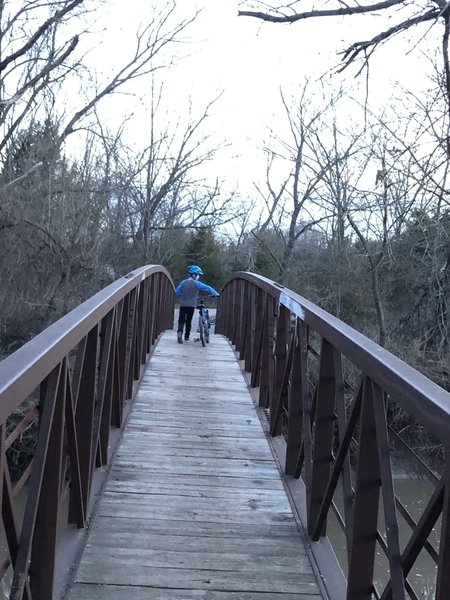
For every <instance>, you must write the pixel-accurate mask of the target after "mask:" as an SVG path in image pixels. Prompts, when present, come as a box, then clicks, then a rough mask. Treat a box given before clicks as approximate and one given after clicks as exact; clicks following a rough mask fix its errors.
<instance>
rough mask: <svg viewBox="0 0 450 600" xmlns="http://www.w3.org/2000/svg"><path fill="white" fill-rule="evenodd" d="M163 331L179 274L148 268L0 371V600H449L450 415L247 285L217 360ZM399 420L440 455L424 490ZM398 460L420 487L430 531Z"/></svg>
mask: <svg viewBox="0 0 450 600" xmlns="http://www.w3.org/2000/svg"><path fill="white" fill-rule="evenodd" d="M173 319H174V293H173V284H172V281H171V279H170V276H169V274H168V273H167V272H166V271H165V270H164V269H163V268H162V267H157V266H155V267H144V268H142V269H140V270H138V271H136V272H134V273H130V274H129V275H128V276H126V277H124V278H122V279H121V280H119V281H118V282H116V283H115V284H112V285H111V286H109V287H108V288H106V289H105V290H103V291H102V292H100V293H99V294H97V295H96V296H94V297H93V298H91V299H90V300H88V301H87V302H85V303H84V304H82V305H81V306H79V307H78V308H77V309H75V310H74V311H72V313H70V314H68V315H67V316H66V317H64V318H63V319H61V320H60V321H58V322H57V323H55V324H54V325H52V326H51V327H49V328H48V329H47V330H45V331H44V332H43V333H42V334H40V335H39V336H36V337H35V338H34V339H33V340H31V342H29V343H28V344H27V345H25V346H24V347H23V348H21V349H20V350H18V351H17V352H16V353H14V354H13V355H11V356H10V357H8V358H7V359H5V360H4V361H3V362H1V363H0V427H1V428H0V443H1V457H0V483H1V486H2V494H1V495H0V497H1V499H2V500H1V502H2V505H1V506H2V523H3V538H4V547H3V564H2V565H0V577H1V580H2V586H3V588H2V591H3V596H4V597H5V598H11V599H14V600H18V599H23V598H25V599H27V600H59V599H62V598H64V599H65V600H87V599H88V598H89V599H92V600H98V599H102V600H103V599H104V600H106V599H108V600H115V599H116V598H119V597H120V598H122V597H123V596H125V597H126V598H128V599H129V600H137V599H143V598H154V599H156V600H163V599H164V600H165V599H173V600H182V599H186V600H187V599H190V598H196V599H204V600H262V599H263V598H264V599H269V598H270V599H274V600H294V599H295V600H300V599H303V600H305V599H307V598H308V599H309V600H319V598H324V599H325V598H327V597H328V598H331V599H332V600H340V599H341V598H345V597H346V598H347V599H349V600H353V599H355V600H360V599H369V598H382V599H383V600H387V599H388V598H393V599H395V600H400V599H403V598H413V599H414V598H422V597H429V598H433V597H434V598H436V599H438V600H444V599H445V598H448V590H449V589H450V535H449V533H450V525H449V518H448V517H449V515H450V480H449V475H450V473H449V467H448V464H449V463H448V460H447V454H448V450H447V448H448V444H449V440H450V435H449V434H450V431H449V425H450V395H449V394H448V393H447V392H445V391H444V390H443V389H442V388H439V387H438V386H436V385H435V384H433V383H432V382H431V381H429V380H427V379H426V378H425V377H423V376H422V375H420V374H419V373H417V372H416V371H414V370H413V369H412V368H410V367H408V366H407V365H405V364H404V363H402V362H401V361H400V360H399V359H397V358H396V357H395V356H393V355H391V354H390V353H389V352H387V351H386V350H384V349H382V348H380V347H379V346H377V345H376V344H374V343H372V342H370V341H369V340H367V339H366V338H364V337H363V336H362V335H360V334H359V333H358V332H356V331H354V330H353V329H351V328H350V327H348V326H346V325H345V324H343V323H342V322H340V321H338V320H337V319H335V318H334V317H332V316H331V315H329V314H327V313H325V312H324V311H322V310H321V309H319V308H318V307H316V306H314V305H313V304H311V303H310V302H308V301H307V300H306V299H305V298H301V297H300V296H298V295H297V294H295V293H294V292H292V291H290V290H287V289H285V288H282V287H281V286H279V285H277V284H275V283H273V282H271V281H269V280H267V279H264V278H262V277H259V276H256V275H253V274H249V273H237V274H235V275H234V276H233V277H231V278H230V280H229V281H228V282H227V283H226V285H225V286H224V288H223V290H222V292H221V297H220V303H219V306H218V312H217V327H216V331H217V333H218V335H214V336H212V339H211V344H210V345H209V346H208V347H206V348H202V347H201V345H200V344H199V343H196V342H190V343H189V344H183V345H179V344H177V343H176V341H175V335H174V333H173V331H171V328H172V324H173ZM149 358H150V360H148V359H149ZM146 364H147V366H146V367H145V365H146ZM394 407H395V408H397V407H400V408H401V409H402V410H403V411H404V412H405V414H409V415H411V417H412V418H413V419H414V420H415V422H416V423H417V425H418V427H420V430H421V432H422V435H423V433H424V432H426V433H427V435H429V436H430V437H429V439H430V440H431V439H433V440H434V441H435V442H436V443H437V444H440V445H441V447H442V461H441V464H439V465H435V466H434V469H433V470H431V469H430V468H429V467H427V466H426V465H425V463H424V460H423V457H422V456H420V455H417V453H416V452H414V450H413V449H411V448H410V444H409V442H410V441H411V440H410V439H409V438H408V437H407V436H405V435H404V432H403V431H396V430H394V429H393V428H392V427H391V426H390V425H389V423H388V418H387V415H388V414H389V412H390V411H391V410H393V408H394ZM30 448H31V450H30ZM24 449H28V454H27V452H25V451H24ZM17 456H20V457H21V459H20V461H18V460H17ZM399 460H400V462H401V464H402V465H403V466H404V465H406V464H408V465H410V466H411V469H412V468H414V470H415V472H416V474H419V475H420V476H422V477H426V478H428V480H429V481H430V490H431V491H430V493H429V497H428V498H427V501H426V502H425V503H424V504H423V505H422V507H421V509H420V511H417V510H416V509H417V507H415V508H414V510H412V509H411V507H410V506H408V505H407V503H406V502H404V501H403V500H402V498H401V497H400V496H399V494H398V493H397V490H396V478H395V472H396V464H397V463H398V462H399ZM332 522H333V523H335V524H337V526H338V529H339V530H340V532H341V533H340V536H339V535H337V536H336V534H335V533H331V531H330V529H329V526H330V524H331V523H332ZM436 532H437V536H436ZM328 533H329V535H327V534H328ZM436 537H437V540H438V541H437V542H436ZM333 545H334V550H333ZM424 554H426V556H427V557H428V559H429V560H430V562H431V564H432V567H431V569H430V573H429V577H428V578H427V589H426V590H425V589H424V588H420V586H418V585H417V577H415V573H416V572H417V568H416V562H417V560H418V558H419V557H420V556H422V555H424ZM336 555H338V556H339V563H338V561H337V560H336ZM425 593H428V596H426V595H425Z"/></svg>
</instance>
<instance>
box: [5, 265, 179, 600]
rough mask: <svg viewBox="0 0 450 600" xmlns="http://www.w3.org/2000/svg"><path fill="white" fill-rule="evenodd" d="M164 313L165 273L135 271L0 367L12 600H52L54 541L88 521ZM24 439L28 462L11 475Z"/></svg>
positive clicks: (167, 305) (170, 299)
mask: <svg viewBox="0 0 450 600" xmlns="http://www.w3.org/2000/svg"><path fill="white" fill-rule="evenodd" d="M173 310H174V293H173V284H172V281H171V279H170V277H169V275H168V273H167V271H166V270H165V269H164V268H162V267H159V266H147V267H143V268H141V269H138V270H136V271H135V272H132V273H129V274H128V275H126V276H125V277H123V278H122V279H119V280H118V281H116V282H115V283H113V284H111V285H110V286H108V287H107V288H105V289H104V290H103V291H101V292H99V293H98V294H96V295H95V296H93V297H92V298H90V299H89V300H87V301H86V302H84V303H83V304H81V305H80V306H78V307H77V308H76V309H75V310H73V311H72V312H70V313H69V314H67V315H66V316H64V317H63V318H62V319H60V320H59V321H57V322H56V323H54V324H53V325H51V326H50V327H49V328H48V329H46V330H45V331H43V332H42V333H41V334H39V335H37V336H36V337H35V338H33V339H32V340H31V341H30V342H29V343H27V344H26V345H24V346H23V347H22V348H20V349H19V350H17V352H15V353H14V354H12V355H11V356H9V357H7V358H6V359H5V360H3V361H2V362H1V363H0V451H1V457H0V484H1V486H2V494H1V495H0V498H2V504H1V506H2V521H3V526H4V531H3V533H4V538H5V543H6V548H5V549H4V557H3V558H4V560H3V564H0V579H1V581H2V583H3V589H4V590H5V588H7V591H6V592H5V591H4V593H8V594H9V597H10V598H11V599H12V600H19V599H22V598H24V599H27V600H44V599H46V600H47V599H48V600H50V599H52V598H54V597H55V566H56V563H57V560H58V551H59V546H60V544H59V543H58V542H59V540H60V539H61V537H62V534H63V532H64V530H65V529H67V528H69V529H70V525H68V524H73V525H72V529H74V528H79V529H82V528H85V527H86V524H87V523H88V522H89V518H90V515H91V511H92V509H93V504H94V503H93V480H94V473H95V472H97V473H98V472H99V471H102V469H99V468H100V467H104V466H105V465H107V464H108V461H109V458H110V455H111V450H112V449H111V445H112V442H111V440H112V433H113V432H114V431H117V429H118V428H119V429H120V428H121V426H122V424H123V423H124V420H125V417H126V413H127V408H128V406H129V403H128V402H127V400H128V399H130V398H131V397H132V394H133V383H134V381H136V380H138V379H139V377H140V373H141V367H142V365H143V364H144V363H145V362H146V360H147V358H148V356H149V353H150V352H151V350H152V346H153V345H154V343H155V341H156V339H157V338H158V336H159V334H160V333H161V332H162V331H163V330H164V329H168V328H172V326H173ZM116 437H117V436H116ZM25 439H28V440H29V442H28V446H30V447H31V451H30V456H29V457H28V459H27V460H26V462H25V464H23V459H22V461H21V463H20V464H19V465H16V467H15V468H14V472H13V470H12V469H13V462H14V457H15V456H17V454H18V453H19V454H20V455H21V456H23V448H24V446H26V445H27V444H24V440H25ZM17 444H20V445H21V450H20V452H18V450H17V449H15V446H16V445H17ZM104 470H105V469H103V471H104ZM8 578H9V583H7V584H6V583H5V581H6V580H7V579H8Z"/></svg>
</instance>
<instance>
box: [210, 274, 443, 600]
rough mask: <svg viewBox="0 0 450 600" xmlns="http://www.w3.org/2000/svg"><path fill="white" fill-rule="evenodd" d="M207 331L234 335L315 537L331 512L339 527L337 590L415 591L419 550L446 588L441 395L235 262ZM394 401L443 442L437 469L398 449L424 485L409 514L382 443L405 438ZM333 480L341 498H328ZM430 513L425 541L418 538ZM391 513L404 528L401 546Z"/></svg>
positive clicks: (388, 448)
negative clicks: (424, 500) (434, 540)
mask: <svg viewBox="0 0 450 600" xmlns="http://www.w3.org/2000/svg"><path fill="white" fill-rule="evenodd" d="M216 331H218V332H219V333H223V334H224V335H226V336H227V337H228V338H229V339H230V341H231V342H232V343H233V344H234V345H235V348H236V350H237V352H238V353H239V357H240V359H241V360H243V361H244V368H245V370H246V371H247V372H248V373H249V374H250V383H251V386H252V387H254V388H259V400H258V403H259V406H260V407H262V408H263V409H265V412H266V414H267V416H268V421H269V427H270V433H271V435H272V436H274V437H275V438H277V437H279V438H282V439H283V438H284V440H285V465H284V470H285V474H286V475H287V476H294V477H298V476H300V474H302V479H303V481H304V484H305V489H306V492H305V493H306V513H307V517H306V519H307V528H308V533H309V535H310V536H311V538H312V540H314V541H317V540H319V539H320V538H324V537H325V535H326V525H327V520H328V519H329V518H330V516H331V514H332V512H333V511H334V513H336V515H337V519H338V521H339V522H340V523H341V524H342V526H343V535H344V536H345V539H346V550H347V561H346V562H347V566H346V567H344V570H345V568H346V571H347V572H346V574H345V575H346V580H347V583H346V588H347V590H346V595H347V598H358V600H362V599H365V598H367V599H369V598H373V597H375V598H383V600H385V599H387V598H394V599H395V600H400V599H403V598H405V593H406V592H408V594H409V597H411V598H418V597H419V596H418V595H417V591H416V590H415V589H414V587H413V586H412V584H411V583H410V581H409V580H408V577H407V576H408V573H409V572H410V571H411V570H412V569H413V566H414V562H415V560H416V559H417V557H418V555H419V553H420V552H421V551H422V550H423V549H425V550H426V551H427V552H428V554H429V555H430V557H431V558H432V559H433V560H434V561H435V562H436V564H437V576H436V581H435V586H436V590H435V598H436V599H437V600H444V598H447V597H448V589H450V554H449V553H448V548H449V547H450V545H449V541H450V520H449V518H448V517H449V516H450V465H449V461H448V448H449V444H450V394H449V393H448V392H446V391H445V390H444V389H442V388H441V387H439V386H438V385H436V384H435V383H433V382H432V381H430V380H429V379H427V378H426V377H425V376H424V375H422V374H420V373H419V372H417V371H416V370H415V369H413V368H412V367H410V366H408V365H407V364H406V363H404V362H403V361H401V360H400V359H399V358H397V357H396V356H394V355H393V354H391V353H390V352H388V351H387V350H385V349H384V348H381V347H380V346H378V345H377V344H376V343H374V342H372V341H370V340H369V339H367V338H366V337H365V336H363V335H362V334H360V333H359V332H357V331H356V330H354V329H353V328H352V327H350V326H348V325H346V324H345V323H343V322H342V321H340V320H339V319H337V318H335V317H333V316H332V315H330V314H328V313H327V312H326V311H324V310H322V309H320V308H319V307H317V306H315V305H314V304H313V303H311V302H310V301H308V300H307V299H306V298H303V297H301V296H300V295H298V294H296V293H295V292H293V291H291V290H289V289H287V288H284V287H283V286H281V285H279V284H277V283H274V282H272V281H270V280H269V279H266V278H264V277H262V276H259V275H255V274H252V273H246V272H238V273H235V274H233V275H232V276H231V277H230V279H229V280H228V281H227V282H226V283H225V286H224V287H223V289H222V291H221V296H220V301H219V306H218V311H217V320H216ZM347 373H350V374H351V375H352V377H353V379H354V381H355V384H353V385H352V382H349V380H348V376H347ZM393 407H397V408H398V407H399V408H400V409H401V410H402V411H404V413H406V414H408V415H410V417H411V418H412V419H414V420H415V421H416V422H417V423H418V424H419V425H420V427H421V428H422V430H424V431H426V432H428V434H429V435H430V436H434V437H435V438H436V439H437V440H438V442H439V443H440V444H442V448H443V452H444V453H445V460H443V462H442V469H441V470H440V473H439V474H438V475H437V474H436V473H433V472H432V471H431V470H429V469H427V468H426V467H425V465H424V464H423V462H422V461H421V459H420V458H418V457H416V456H415V455H414V454H413V453H412V452H411V451H409V450H408V460H414V461H415V464H417V465H419V466H420V469H421V471H422V472H424V473H425V475H426V476H427V477H428V478H429V479H430V481H431V482H434V485H435V487H434V493H432V494H431V495H430V498H429V501H428V504H427V505H426V507H425V508H424V510H423V511H422V513H421V515H420V517H419V518H418V519H417V518H415V519H414V518H413V517H412V516H411V514H410V512H409V511H408V507H406V506H405V504H404V503H402V502H401V499H400V498H399V497H398V495H397V494H396V491H395V487H394V478H393V467H392V464H391V458H392V449H393V447H394V446H395V449H396V450H398V448H399V447H400V446H402V448H403V446H406V445H405V443H404V440H403V439H402V438H401V435H399V433H398V432H397V431H395V430H394V429H393V428H392V427H391V426H390V424H389V423H388V420H387V411H388V409H389V410H392V408H393ZM418 468H419V467H418ZM288 478H289V477H288ZM338 483H340V484H341V486H342V497H343V498H342V500H340V501H339V500H338V501H335V495H336V491H337V485H338ZM341 507H343V508H341ZM380 507H381V508H382V509H383V512H384V518H385V523H386V527H385V529H384V530H383V529H380V524H379V522H378V511H379V508H380ZM440 517H441V519H442V528H441V532H440V539H441V543H440V544H439V549H436V548H435V547H434V546H433V545H432V544H431V543H430V541H429V539H428V538H429V535H430V532H431V531H432V529H433V527H435V525H436V523H437V521H438V519H439V518H440ZM399 522H401V527H402V528H404V526H405V524H408V527H409V528H410V529H409V539H408V542H407V544H406V546H405V547H404V548H403V547H402V545H401V541H400V537H399ZM313 547H314V544H313ZM380 549H381V551H383V552H384V554H385V556H386V561H387V563H388V564H386V565H385V569H389V572H390V576H389V578H386V580H385V581H382V582H380V581H378V580H377V581H375V578H374V565H375V556H376V550H380Z"/></svg>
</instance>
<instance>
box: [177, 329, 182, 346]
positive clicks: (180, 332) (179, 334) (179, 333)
mask: <svg viewBox="0 0 450 600" xmlns="http://www.w3.org/2000/svg"><path fill="white" fill-rule="evenodd" d="M177 340H178V343H179V344H182V343H183V332H182V331H177Z"/></svg>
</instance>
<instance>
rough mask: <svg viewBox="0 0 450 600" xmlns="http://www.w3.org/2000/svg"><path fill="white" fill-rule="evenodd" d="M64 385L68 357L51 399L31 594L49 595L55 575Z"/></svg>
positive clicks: (63, 363)
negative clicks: (53, 404)
mask: <svg viewBox="0 0 450 600" xmlns="http://www.w3.org/2000/svg"><path fill="white" fill-rule="evenodd" d="M66 389H67V361H66V360H64V361H63V362H62V364H61V371H60V377H59V384H58V390H57V393H56V396H55V398H46V402H54V403H55V407H54V411H53V418H52V422H51V428H50V431H49V432H48V450H47V456H46V461H45V466H44V471H43V475H42V483H41V489H40V493H39V503H38V509H37V513H36V523H35V527H34V533H33V545H32V551H31V560H30V566H29V569H30V575H31V577H30V586H31V592H32V595H33V598H36V599H37V598H52V597H53V588H54V578H55V563H56V543H57V531H58V515H59V504H60V502H59V500H60V492H61V487H62V483H63V479H62V465H63V443H64V416H65V403H66Z"/></svg>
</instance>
